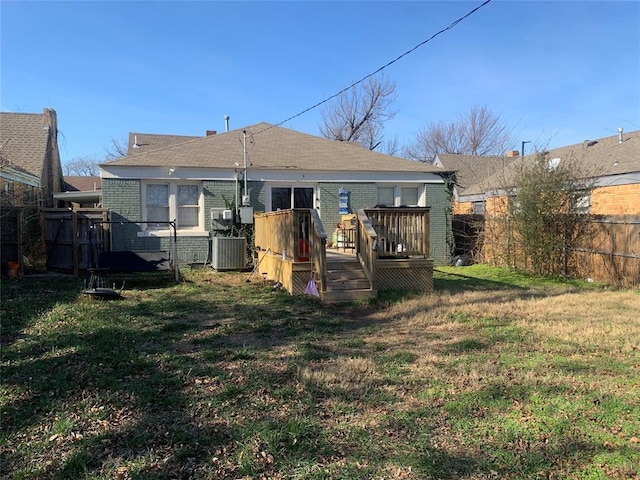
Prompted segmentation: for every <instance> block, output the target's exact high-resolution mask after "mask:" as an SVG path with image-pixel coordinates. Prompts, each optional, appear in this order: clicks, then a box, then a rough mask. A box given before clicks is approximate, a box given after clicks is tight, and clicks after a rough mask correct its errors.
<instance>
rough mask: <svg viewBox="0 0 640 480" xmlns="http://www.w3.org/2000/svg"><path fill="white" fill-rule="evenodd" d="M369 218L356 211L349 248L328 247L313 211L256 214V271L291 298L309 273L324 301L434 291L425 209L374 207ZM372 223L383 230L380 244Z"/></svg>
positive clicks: (302, 291)
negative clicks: (381, 293)
mask: <svg viewBox="0 0 640 480" xmlns="http://www.w3.org/2000/svg"><path fill="white" fill-rule="evenodd" d="M371 216H372V218H373V224H372V223H371V221H370V219H369V217H368V216H367V214H366V213H365V212H364V211H363V210H360V211H359V212H358V224H357V226H356V233H355V242H354V243H353V245H354V247H353V248H343V247H342V246H341V247H340V248H327V247H325V244H326V240H327V236H326V233H325V231H324V227H323V226H322V223H321V221H320V218H319V216H318V215H317V212H316V211H315V210H307V209H292V210H288V211H279V212H269V213H266V214H260V215H257V216H256V222H255V224H256V245H260V247H261V252H259V258H260V268H259V270H260V273H262V274H263V275H265V277H266V278H268V279H270V280H274V281H277V282H280V283H281V284H282V285H283V287H284V288H285V289H286V290H287V291H289V293H291V294H294V295H297V294H303V293H304V291H305V289H306V287H307V284H308V282H309V279H310V277H311V275H312V274H313V278H314V280H315V281H316V284H317V286H318V291H319V293H320V297H321V299H322V300H323V301H325V302H342V301H352V300H362V299H367V298H375V297H376V296H377V294H378V291H381V290H420V291H426V292H431V291H433V260H432V259H429V258H427V254H428V251H429V250H428V249H429V245H428V241H426V240H425V239H428V209H397V210H393V209H384V211H382V210H381V209H376V210H374V211H372V212H371ZM374 224H375V226H376V227H378V228H379V229H380V231H382V232H384V235H385V236H384V237H381V240H383V242H381V243H379V242H378V234H377V232H376V230H375V228H374ZM425 229H426V230H425ZM399 246H401V248H398V247H399ZM425 252H427V253H425Z"/></svg>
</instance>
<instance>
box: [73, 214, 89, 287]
mask: <svg viewBox="0 0 640 480" xmlns="http://www.w3.org/2000/svg"><path fill="white" fill-rule="evenodd" d="M71 265H72V267H73V274H74V275H76V276H77V275H78V272H79V268H78V214H77V213H76V212H75V211H72V212H71ZM87 266H88V265H87Z"/></svg>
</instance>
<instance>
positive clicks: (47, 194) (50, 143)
mask: <svg viewBox="0 0 640 480" xmlns="http://www.w3.org/2000/svg"><path fill="white" fill-rule="evenodd" d="M0 155H1V156H2V158H3V159H4V161H6V162H8V164H10V165H12V166H13V167H17V168H20V169H21V170H23V171H25V172H27V173H29V174H30V175H32V176H33V177H35V178H37V179H38V188H39V189H40V192H41V193H40V194H41V199H40V206H41V207H44V208H51V207H55V206H56V204H57V202H56V201H55V199H54V198H53V195H54V194H55V193H58V192H61V191H63V190H64V179H63V175H62V165H61V163H60V151H59V149H58V121H57V115H56V111H55V110H53V109H50V108H45V109H43V111H42V113H9V112H0Z"/></svg>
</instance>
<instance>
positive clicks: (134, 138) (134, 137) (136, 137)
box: [132, 135, 140, 148]
mask: <svg viewBox="0 0 640 480" xmlns="http://www.w3.org/2000/svg"><path fill="white" fill-rule="evenodd" d="M132 147H133V148H140V144H139V143H138V135H134V136H133V145H132Z"/></svg>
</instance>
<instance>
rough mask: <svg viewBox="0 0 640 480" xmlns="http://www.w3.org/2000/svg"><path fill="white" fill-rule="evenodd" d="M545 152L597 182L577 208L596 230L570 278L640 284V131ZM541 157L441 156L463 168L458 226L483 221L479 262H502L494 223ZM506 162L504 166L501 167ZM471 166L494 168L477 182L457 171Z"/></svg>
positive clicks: (446, 163) (451, 165)
mask: <svg viewBox="0 0 640 480" xmlns="http://www.w3.org/2000/svg"><path fill="white" fill-rule="evenodd" d="M544 154H545V155H546V156H547V158H548V159H549V160H550V162H551V163H554V162H555V163H557V164H560V163H561V162H563V160H564V161H568V160H570V161H571V162H572V165H574V166H575V167H576V168H578V169H580V172H582V173H579V174H578V176H579V177H580V176H581V175H582V176H583V178H585V179H588V181H589V182H591V183H592V184H593V189H592V190H591V191H590V192H589V195H587V196H584V197H581V199H580V202H579V205H576V208H579V209H580V213H584V214H589V215H590V219H591V221H592V222H593V228H592V234H591V235H590V238H589V239H585V244H584V245H583V246H582V248H581V250H582V252H581V253H576V252H574V261H573V265H569V267H570V268H572V269H573V272H572V274H573V275H575V276H579V277H584V278H587V277H588V278H593V279H596V280H602V281H605V282H614V283H621V284H625V285H638V284H640V233H638V231H639V229H640V131H632V132H626V133H625V132H623V131H622V129H620V131H619V133H618V134H617V135H612V136H609V137H605V138H600V139H597V140H586V141H584V142H582V143H579V144H575V145H569V146H565V147H560V148H555V149H552V150H549V151H548V152H544ZM537 155H538V153H535V154H531V155H527V156H525V157H516V158H504V159H501V158H500V157H491V158H487V157H467V158H464V159H463V160H464V162H459V163H458V164H456V163H455V161H456V160H459V159H456V158H452V157H449V156H442V159H441V160H442V161H441V165H443V166H444V167H446V168H449V169H452V170H458V169H460V171H461V172H462V179H463V180H464V182H463V183H462V184H461V185H459V187H458V191H457V194H456V198H455V200H456V204H455V207H454V208H455V212H456V215H454V220H453V221H454V224H455V222H456V217H462V216H464V215H468V214H473V213H477V214H480V215H482V217H483V219H484V222H485V225H484V232H483V238H484V244H483V247H482V252H481V255H480V259H481V260H483V261H489V262H490V263H495V262H496V261H497V259H499V258H500V255H499V254H498V253H496V248H497V247H496V245H502V244H504V238H503V237H504V232H503V231H502V230H501V228H499V227H498V226H499V225H500V222H499V221H495V220H496V219H500V218H501V217H504V215H505V212H506V208H507V198H508V196H507V195H508V194H507V192H509V191H510V190H511V189H512V187H513V185H514V184H515V180H516V177H517V175H518V172H519V171H520V170H521V168H522V166H523V165H525V164H526V162H533V161H535V160H536V157H537ZM502 162H504V166H501V165H500V164H501V163H502ZM469 163H470V164H472V165H474V167H475V168H476V171H490V170H491V169H494V173H493V174H492V175H488V176H481V175H478V176H477V177H475V180H476V181H475V182H474V181H473V179H474V177H473V175H470V174H469V172H470V171H471V170H470V169H465V168H464V167H463V168H460V167H459V165H461V164H462V165H465V164H469ZM484 167H486V168H485V169H484V170H483V168H484ZM470 179H471V181H470ZM516 197H517V192H516ZM490 219H493V221H491V222H490V221H489V220H490ZM578 257H580V258H578ZM498 263H499V262H498Z"/></svg>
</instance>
